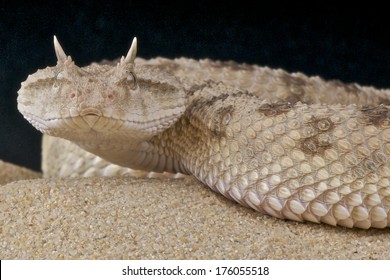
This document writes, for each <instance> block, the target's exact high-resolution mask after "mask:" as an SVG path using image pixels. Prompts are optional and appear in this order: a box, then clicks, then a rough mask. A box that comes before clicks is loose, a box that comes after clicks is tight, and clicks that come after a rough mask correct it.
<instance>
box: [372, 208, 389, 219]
mask: <svg viewBox="0 0 390 280" xmlns="http://www.w3.org/2000/svg"><path fill="white" fill-rule="evenodd" d="M370 218H371V220H372V221H374V222H380V221H383V220H386V218H387V213H386V211H385V210H384V209H383V208H382V207H380V206H376V207H373V208H372V209H371V211H370Z"/></svg>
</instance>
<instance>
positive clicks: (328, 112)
mask: <svg viewBox="0 0 390 280" xmlns="http://www.w3.org/2000/svg"><path fill="white" fill-rule="evenodd" d="M54 45H55V51H56V55H57V60H58V61H57V65H56V66H54V67H47V68H46V69H42V70H38V71H37V72H36V73H34V74H32V75H30V76H29V77H28V78H27V80H26V81H25V82H23V83H22V86H21V89H20V90H19V92H18V93H19V96H18V109H19V111H20V112H21V113H22V114H23V115H24V117H25V118H26V119H27V120H28V121H29V122H30V123H31V124H32V125H34V126H35V127H36V128H37V129H38V130H40V131H41V132H43V133H44V134H47V135H50V136H46V137H45V140H44V145H43V150H44V151H43V152H44V163H43V170H44V171H45V172H46V173H47V174H49V175H50V176H58V175H71V174H83V175H92V174H97V173H99V171H98V170H104V171H101V173H104V174H114V173H124V172H126V171H124V170H125V169H123V168H120V167H119V166H122V167H128V168H131V169H134V170H142V171H144V172H147V173H149V172H155V173H154V174H159V173H162V172H166V173H168V174H175V173H181V174H188V175H193V176H195V177H196V178H197V179H198V180H200V181H201V182H203V183H204V184H205V185H207V186H209V187H210V188H211V189H212V190H214V191H216V192H219V193H221V194H223V195H224V196H225V197H227V198H229V199H232V200H235V201H237V202H238V203H240V204H242V205H245V206H248V207H251V208H253V209H255V210H258V211H260V212H262V213H266V214H269V215H272V216H274V217H278V218H282V219H291V220H296V221H311V222H315V223H320V222H323V223H327V224H330V225H341V226H345V227H359V228H369V227H376V228H384V227H387V226H389V225H390V214H389V211H390V160H389V156H390V111H389V107H388V106H387V105H388V104H389V100H390V91H389V90H379V89H375V88H373V87H363V86H360V85H357V84H343V83H341V82H339V81H324V80H322V79H321V78H319V77H307V76H305V75H303V74H301V73H293V74H289V73H287V72H285V71H283V70H279V69H277V70H274V69H269V68H267V67H259V66H256V65H247V64H237V63H234V62H219V61H211V60H200V61H196V60H192V59H187V58H180V59H175V60H170V59H165V58H156V59H151V60H143V59H140V58H137V59H136V49H137V41H136V40H134V41H133V44H132V46H131V48H130V50H129V52H128V54H127V56H126V57H122V58H121V60H120V61H119V62H118V63H117V64H115V63H114V64H112V63H111V64H110V63H107V64H91V65H89V66H86V67H78V66H76V65H75V64H74V62H73V61H72V59H71V57H69V56H67V55H66V54H65V52H64V51H63V49H62V47H61V46H60V45H59V43H58V41H57V39H56V38H55V40H54ZM51 136H55V137H51ZM57 137H60V138H63V139H66V140H63V139H60V138H57ZM95 155H97V156H99V157H96V156H95ZM107 166H108V167H107Z"/></svg>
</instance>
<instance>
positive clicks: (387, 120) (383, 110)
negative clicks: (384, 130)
mask: <svg viewBox="0 0 390 280" xmlns="http://www.w3.org/2000/svg"><path fill="white" fill-rule="evenodd" d="M360 111H361V112H362V113H363V115H362V117H361V120H362V121H363V123H365V124H372V125H375V126H389V125H390V110H389V108H388V107H386V106H385V105H379V106H363V107H362V109H361V110H360Z"/></svg>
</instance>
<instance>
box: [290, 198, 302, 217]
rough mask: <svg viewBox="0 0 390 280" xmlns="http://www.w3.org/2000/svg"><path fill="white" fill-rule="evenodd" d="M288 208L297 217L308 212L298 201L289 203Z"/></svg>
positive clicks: (294, 200)
mask: <svg viewBox="0 0 390 280" xmlns="http://www.w3.org/2000/svg"><path fill="white" fill-rule="evenodd" d="M288 206H289V208H290V209H291V211H293V212H294V213H295V214H297V215H301V214H302V213H303V212H305V211H306V207H304V206H303V204H302V203H301V202H300V201H299V200H296V199H293V200H290V201H288Z"/></svg>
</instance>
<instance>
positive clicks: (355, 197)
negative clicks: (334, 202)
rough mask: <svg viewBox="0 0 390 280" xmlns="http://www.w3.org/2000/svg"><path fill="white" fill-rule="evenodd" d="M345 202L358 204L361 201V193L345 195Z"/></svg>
mask: <svg viewBox="0 0 390 280" xmlns="http://www.w3.org/2000/svg"><path fill="white" fill-rule="evenodd" d="M345 203H347V204H348V205H350V206H359V205H361V204H362V203H363V199H362V195H361V194H360V193H351V194H350V195H348V196H347V197H346V199H345Z"/></svg>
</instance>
